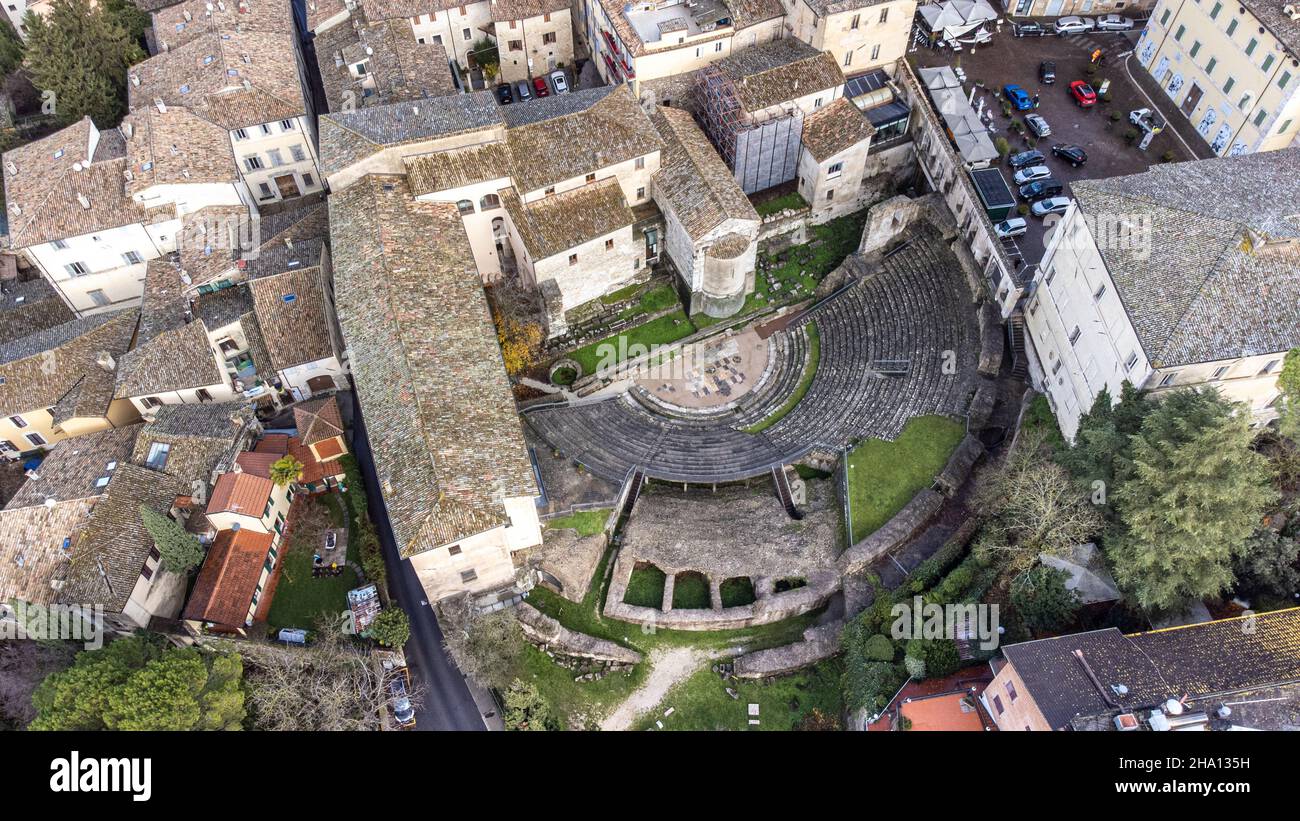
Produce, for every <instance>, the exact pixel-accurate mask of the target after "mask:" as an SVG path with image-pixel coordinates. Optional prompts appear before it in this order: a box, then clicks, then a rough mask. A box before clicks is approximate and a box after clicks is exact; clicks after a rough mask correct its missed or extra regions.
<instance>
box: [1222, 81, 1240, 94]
mask: <svg viewBox="0 0 1300 821" xmlns="http://www.w3.org/2000/svg"><path fill="white" fill-rule="evenodd" d="M1236 84H1237V80H1236V78H1235V77H1229V78H1228V81H1227V82H1226V83H1224V84H1223V93H1224V94H1230V93H1232V87H1233V86H1235V85H1236Z"/></svg>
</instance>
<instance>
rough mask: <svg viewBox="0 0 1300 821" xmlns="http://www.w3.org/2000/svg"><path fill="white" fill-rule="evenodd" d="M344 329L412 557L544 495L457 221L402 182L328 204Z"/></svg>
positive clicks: (360, 189)
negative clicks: (517, 501)
mask: <svg viewBox="0 0 1300 821" xmlns="http://www.w3.org/2000/svg"><path fill="white" fill-rule="evenodd" d="M329 207H330V231H331V246H332V247H333V248H334V249H335V253H336V256H335V265H334V271H335V277H334V278H335V290H336V304H337V307H338V315H339V322H340V324H341V325H342V328H343V335H344V337H345V339H346V342H347V345H348V347H349V349H350V350H351V351H352V368H353V373H352V376H353V380H354V382H355V384H356V390H357V396H358V398H359V399H360V403H361V409H362V412H363V414H364V418H365V422H366V429H367V433H368V435H369V439H370V443H371V446H372V448H373V450H374V454H375V469H376V472H377V474H378V478H379V483H380V490H381V491H382V493H383V496H384V501H385V505H386V506H387V508H388V514H389V518H390V520H391V522H392V526H393V532H394V536H395V537H396V540H397V543H398V547H399V549H400V551H401V553H402V555H404V556H410V555H413V554H416V553H420V552H423V551H426V550H430V549H432V548H435V547H438V546H440V545H445V544H448V543H450V542H453V541H456V540H457V539H460V538H463V537H466V536H469V535H472V534H475V533H479V532H482V531H485V530H488V529H491V528H494V527H497V526H499V525H502V524H504V523H506V521H507V517H506V512H505V507H504V499H506V498H510V497H519V496H535V495H537V493H538V489H537V484H536V480H535V477H534V475H533V471H532V466H531V462H530V460H529V458H528V454H527V449H526V446H525V444H524V439H523V430H522V426H521V423H520V420H519V417H518V415H517V414H516V411H515V404H514V398H513V396H512V394H511V391H510V385H509V382H508V380H507V378H506V373H505V366H504V363H503V360H502V357H501V349H500V346H499V345H498V343H497V338H496V330H495V327H494V326H493V323H492V319H491V316H490V315H489V312H488V306H487V298H486V296H485V295H484V293H483V285H482V281H481V280H480V278H479V276H478V273H477V271H476V270H475V266H474V259H473V253H472V251H471V249H470V245H469V239H468V237H467V236H466V235H465V229H464V227H463V225H462V223H461V218H460V213H459V212H458V211H457V210H456V206H454V205H452V204H450V203H427V202H419V201H416V200H415V199H414V198H413V197H412V196H411V192H410V189H409V188H408V186H407V184H406V181H405V178H404V177H401V176H391V175H382V176H381V175H371V176H367V177H364V178H363V179H361V180H359V181H358V182H357V183H354V184H353V185H351V186H349V187H348V188H346V189H344V190H342V191H337V192H335V193H334V194H333V195H332V196H331V197H330V199H329Z"/></svg>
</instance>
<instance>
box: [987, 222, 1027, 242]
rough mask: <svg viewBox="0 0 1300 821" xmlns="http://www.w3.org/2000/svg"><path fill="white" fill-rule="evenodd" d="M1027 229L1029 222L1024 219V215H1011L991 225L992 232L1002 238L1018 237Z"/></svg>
mask: <svg viewBox="0 0 1300 821" xmlns="http://www.w3.org/2000/svg"><path fill="white" fill-rule="evenodd" d="M1028 230H1029V223H1028V222H1026V221H1025V218H1024V217H1012V218H1011V219H1009V220H1003V221H1002V222H999V223H998V224H997V225H995V226H993V233H995V234H997V235H998V236H999V237H1002V238H1006V237H1018V236H1020V235H1021V234H1023V233H1025V231H1028Z"/></svg>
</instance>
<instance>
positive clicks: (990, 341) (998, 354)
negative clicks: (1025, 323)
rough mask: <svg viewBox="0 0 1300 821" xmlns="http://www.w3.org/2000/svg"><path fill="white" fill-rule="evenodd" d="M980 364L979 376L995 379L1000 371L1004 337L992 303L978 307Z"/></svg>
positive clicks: (999, 318) (1000, 321) (1004, 342)
mask: <svg viewBox="0 0 1300 821" xmlns="http://www.w3.org/2000/svg"><path fill="white" fill-rule="evenodd" d="M979 321H980V364H979V372H980V375H981V376H989V377H995V376H997V375H998V371H1000V370H1001V369H1002V349H1003V347H1004V346H1005V344H1006V337H1005V335H1004V334H1003V332H1002V320H1001V317H1000V316H999V315H998V310H997V308H996V307H994V305H993V303H991V302H985V303H983V304H981V305H980V309H979Z"/></svg>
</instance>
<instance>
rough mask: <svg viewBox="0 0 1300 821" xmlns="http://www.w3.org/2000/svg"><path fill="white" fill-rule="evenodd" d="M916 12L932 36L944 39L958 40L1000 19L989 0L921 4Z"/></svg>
mask: <svg viewBox="0 0 1300 821" xmlns="http://www.w3.org/2000/svg"><path fill="white" fill-rule="evenodd" d="M916 13H917V14H919V15H921V20H922V22H924V23H925V27H926V28H927V29H929V30H930V36H931V37H932V38H936V39H942V40H956V39H957V38H959V37H963V36H965V35H967V34H969V33H971V32H973V31H975V30H976V29H981V28H982V27H983V25H984V24H985V23H989V22H992V21H994V20H997V19H998V13H997V12H996V11H994V10H993V7H992V6H990V5H989V4H988V0H944V2H942V3H930V4H927V5H924V6H919V7H918V8H917V10H916ZM984 39H987V37H985V38H984Z"/></svg>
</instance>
